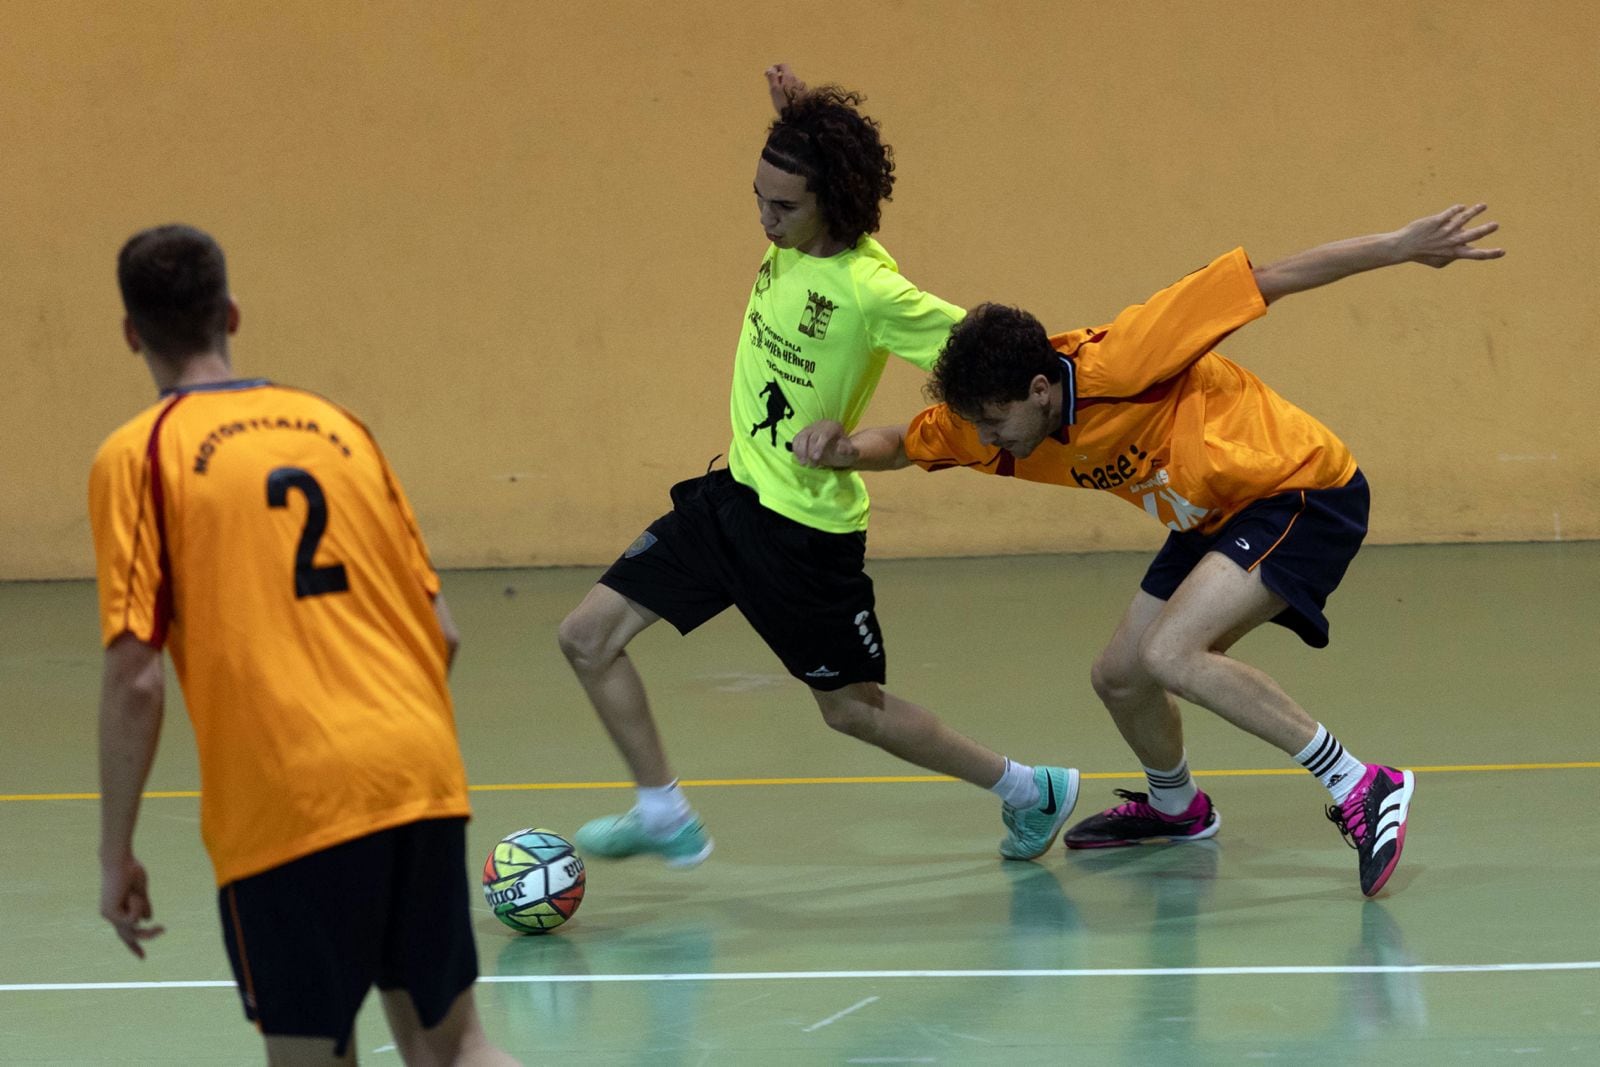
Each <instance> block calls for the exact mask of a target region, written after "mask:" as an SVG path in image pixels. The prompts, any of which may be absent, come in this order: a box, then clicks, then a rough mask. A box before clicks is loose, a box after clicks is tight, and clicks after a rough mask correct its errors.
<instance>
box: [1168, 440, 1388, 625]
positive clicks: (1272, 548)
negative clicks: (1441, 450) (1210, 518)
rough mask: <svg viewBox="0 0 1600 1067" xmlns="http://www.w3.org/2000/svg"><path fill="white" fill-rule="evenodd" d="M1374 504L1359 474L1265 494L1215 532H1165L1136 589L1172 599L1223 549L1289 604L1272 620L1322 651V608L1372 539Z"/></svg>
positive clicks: (1225, 553) (1363, 478)
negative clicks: (1332, 485) (1331, 484)
mask: <svg viewBox="0 0 1600 1067" xmlns="http://www.w3.org/2000/svg"><path fill="white" fill-rule="evenodd" d="M1370 501H1371V496H1370V493H1369V491H1368V489H1367V479H1366V477H1365V476H1364V475H1362V473H1361V472H1360V471H1359V470H1358V471H1356V473H1355V474H1354V475H1353V476H1352V477H1351V479H1350V480H1349V481H1348V482H1346V483H1345V484H1344V485H1342V486H1339V487H1338V488H1336V489H1305V490H1296V491H1294V492H1289V493H1279V494H1278V495H1276V496H1269V497H1266V498H1264V499H1262V500H1258V501H1256V502H1255V503H1253V504H1251V505H1249V506H1248V507H1246V508H1245V509H1244V510H1243V511H1241V512H1239V514H1237V515H1235V516H1234V517H1233V518H1232V519H1230V520H1228V522H1227V524H1226V525H1224V526H1223V527H1222V528H1221V529H1220V530H1218V531H1217V532H1215V533H1212V534H1197V533H1194V532H1189V533H1173V534H1170V535H1168V537H1167V543H1166V544H1165V545H1163V546H1162V548H1161V551H1160V552H1159V553H1157V555H1156V558H1155V560H1154V561H1152V562H1151V564H1150V569H1149V570H1148V571H1146V572H1145V576H1144V580H1143V581H1142V582H1140V583H1139V587H1140V588H1141V589H1143V590H1144V591H1145V592H1146V593H1149V594H1150V595H1151V596H1153V597H1156V598H1158V599H1161V600H1168V599H1171V597H1172V594H1173V593H1175V592H1177V590H1178V586H1180V585H1182V584H1183V580H1184V579H1185V578H1187V577H1188V576H1189V572H1190V571H1192V570H1193V569H1194V567H1195V564H1197V563H1199V562H1200V560H1201V558H1202V557H1204V556H1205V554H1206V553H1207V552H1220V553H1222V554H1223V555H1225V556H1227V557H1228V558H1229V559H1231V560H1233V561H1234V562H1235V563H1237V564H1238V565H1239V566H1240V567H1242V568H1243V569H1245V570H1247V571H1260V573H1261V582H1262V584H1263V585H1265V586H1266V587H1267V588H1268V589H1270V590H1272V591H1273V592H1274V593H1276V594H1278V596H1280V597H1282V598H1283V599H1284V600H1285V601H1287V602H1288V607H1286V608H1284V610H1283V611H1282V612H1281V613H1279V614H1278V616H1277V617H1276V618H1274V619H1273V620H1272V621H1273V622H1275V623H1277V624H1278V625H1279V626H1284V627H1287V628H1288V629H1290V630H1293V631H1294V632H1295V633H1296V634H1298V635H1299V637H1300V640H1302V641H1304V642H1305V643H1306V644H1308V645H1310V646H1311V647H1312V648H1325V647H1327V644H1328V618H1327V616H1326V615H1324V614H1323V613H1322V609H1323V607H1324V606H1326V604H1327V602H1328V597H1329V595H1330V594H1332V593H1333V591H1334V590H1335V589H1337V588H1338V587H1339V582H1340V581H1342V580H1343V578H1344V572H1345V570H1346V568H1348V567H1349V566H1350V561H1351V560H1352V559H1354V558H1355V555H1356V552H1357V550H1358V549H1360V548H1361V542H1362V540H1363V539H1364V538H1365V537H1366V535H1367V511H1368V507H1369V504H1370Z"/></svg>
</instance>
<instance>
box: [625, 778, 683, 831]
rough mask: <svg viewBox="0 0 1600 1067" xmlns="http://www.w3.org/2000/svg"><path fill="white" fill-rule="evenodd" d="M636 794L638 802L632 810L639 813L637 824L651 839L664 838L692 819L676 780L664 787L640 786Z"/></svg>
mask: <svg viewBox="0 0 1600 1067" xmlns="http://www.w3.org/2000/svg"><path fill="white" fill-rule="evenodd" d="M638 793H639V800H638V802H637V803H635V804H634V806H633V810H634V811H637V812H638V813H639V822H640V823H641V824H642V825H643V826H644V829H645V833H647V834H649V835H650V836H651V837H666V836H667V835H669V834H671V833H673V832H675V831H677V830H679V829H681V828H682V827H684V826H686V825H688V823H689V820H690V819H692V818H693V817H694V811H693V809H691V808H690V807H689V801H688V799H687V798H686V797H685V796H684V795H683V790H681V789H679V788H678V780H677V779H676V778H674V779H673V780H672V781H670V782H668V783H667V784H666V785H656V786H650V785H641V786H640V787H639V789H638Z"/></svg>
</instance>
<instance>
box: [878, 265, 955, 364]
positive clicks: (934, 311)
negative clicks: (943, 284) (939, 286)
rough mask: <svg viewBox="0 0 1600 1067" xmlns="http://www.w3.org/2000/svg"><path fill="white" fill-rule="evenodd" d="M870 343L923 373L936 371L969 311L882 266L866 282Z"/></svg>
mask: <svg viewBox="0 0 1600 1067" xmlns="http://www.w3.org/2000/svg"><path fill="white" fill-rule="evenodd" d="M863 288H864V290H865V291H864V292H863V293H862V297H863V299H862V306H863V308H864V309H865V312H866V320H867V340H868V342H869V343H870V344H871V345H872V347H873V348H874V349H875V350H878V351H882V352H893V353H894V354H895V355H897V356H899V357H900V358H901V359H904V360H906V361H907V362H909V363H912V364H915V365H916V366H917V367H919V368H921V369H922V370H928V369H930V368H932V366H933V364H934V362H935V361H936V360H937V359H938V358H939V352H940V350H941V349H942V348H944V343H945V340H946V339H948V338H949V336H950V327H952V326H954V325H955V324H956V323H958V322H960V321H961V320H962V319H963V318H964V317H965V316H966V312H965V311H963V310H961V309H960V308H958V307H956V306H955V305H954V304H952V303H950V302H949V301H946V300H940V299H939V298H938V297H936V296H934V295H933V294H932V293H925V292H923V291H922V290H921V289H918V288H917V287H916V286H914V285H912V284H911V283H910V282H909V281H907V280H906V279H905V278H904V277H903V276H902V275H901V274H899V273H898V272H897V271H894V270H891V269H889V268H888V267H887V266H879V267H878V268H877V269H875V270H873V271H872V273H871V274H869V275H868V276H867V278H866V280H865V281H864V283H863Z"/></svg>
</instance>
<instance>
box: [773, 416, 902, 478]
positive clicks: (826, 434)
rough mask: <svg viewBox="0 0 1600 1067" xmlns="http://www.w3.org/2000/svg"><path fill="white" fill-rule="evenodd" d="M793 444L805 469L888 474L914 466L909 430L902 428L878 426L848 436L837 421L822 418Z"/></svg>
mask: <svg viewBox="0 0 1600 1067" xmlns="http://www.w3.org/2000/svg"><path fill="white" fill-rule="evenodd" d="M792 445H793V448H794V458H795V462H796V463H798V464H800V465H801V466H802V467H833V468H836V469H840V470H858V471H887V470H899V469H900V468H901V467H905V466H909V465H910V463H911V459H910V457H909V456H907V455H906V439H905V431H904V430H902V429H901V428H900V427H898V426H874V427H871V428H870V429H866V430H857V431H856V432H855V433H854V434H847V433H845V432H844V427H843V426H841V425H840V424H839V423H837V422H835V421H834V420H833V419H822V420H820V421H818V422H813V423H812V424H811V425H810V426H807V427H806V428H805V429H803V430H801V431H800V432H799V433H797V434H795V435H794V441H793V442H792Z"/></svg>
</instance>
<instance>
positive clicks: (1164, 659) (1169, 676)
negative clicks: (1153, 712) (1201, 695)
mask: <svg viewBox="0 0 1600 1067" xmlns="http://www.w3.org/2000/svg"><path fill="white" fill-rule="evenodd" d="M1139 666H1140V668H1141V669H1142V670H1143V671H1144V672H1145V673H1146V674H1148V675H1149V676H1150V677H1151V678H1152V679H1153V680H1154V681H1155V683H1156V684H1157V685H1159V686H1161V688H1163V689H1165V690H1166V691H1167V692H1169V693H1174V694H1176V695H1178V696H1181V697H1186V696H1187V693H1188V688H1189V686H1188V679H1189V675H1190V672H1191V670H1192V668H1193V667H1194V653H1193V650H1192V649H1190V648H1188V647H1186V646H1185V645H1183V644H1182V643H1181V642H1179V641H1176V640H1174V639H1173V638H1172V637H1171V636H1170V635H1169V634H1167V633H1166V632H1165V631H1164V630H1162V629H1161V628H1159V627H1151V628H1150V630H1149V631H1148V632H1147V633H1146V634H1145V636H1144V640H1143V641H1141V642H1140V643H1139Z"/></svg>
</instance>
